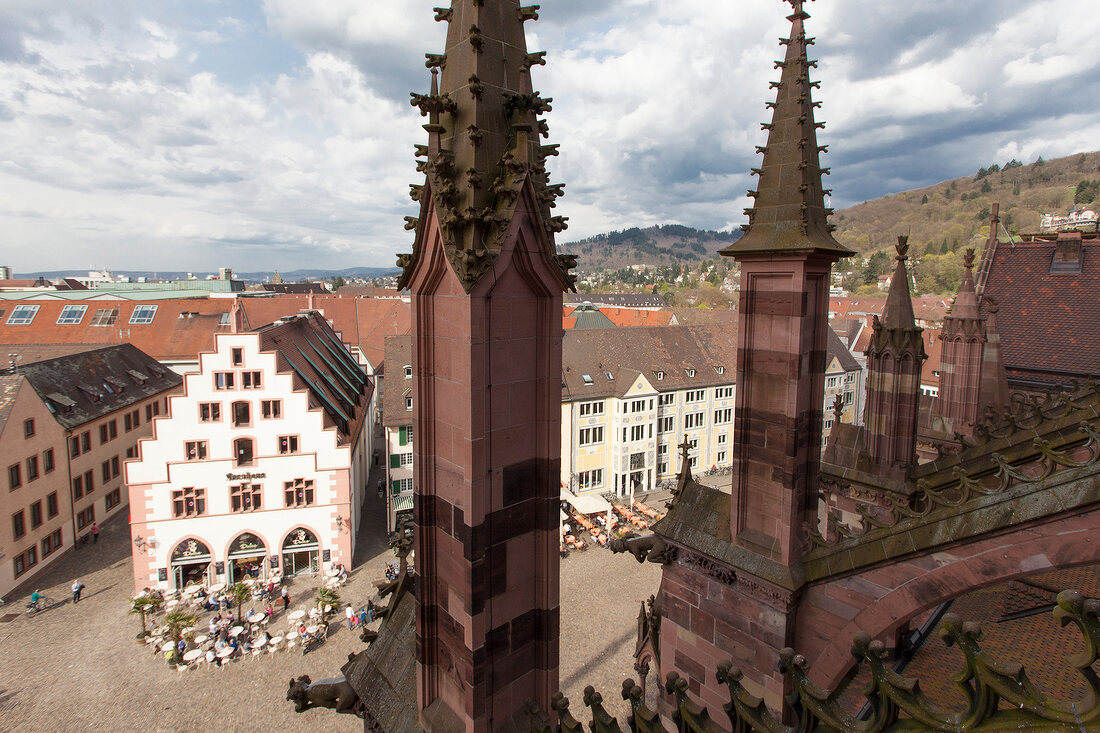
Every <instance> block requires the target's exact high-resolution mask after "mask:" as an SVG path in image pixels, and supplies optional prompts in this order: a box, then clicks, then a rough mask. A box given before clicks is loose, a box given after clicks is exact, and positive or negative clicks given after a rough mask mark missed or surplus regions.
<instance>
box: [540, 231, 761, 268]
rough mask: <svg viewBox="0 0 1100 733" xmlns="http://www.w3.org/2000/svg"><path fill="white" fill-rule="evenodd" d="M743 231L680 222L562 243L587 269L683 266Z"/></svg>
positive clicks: (709, 255)
mask: <svg viewBox="0 0 1100 733" xmlns="http://www.w3.org/2000/svg"><path fill="white" fill-rule="evenodd" d="M740 236H741V230H740V229H736V230H734V231H733V232H714V231H707V230H702V229H692V228H691V227H686V226H681V225H679V224H663V225H659V226H653V227H647V228H646V229H638V228H637V227H634V228H631V229H624V230H623V231H620V232H609V233H607V234H597V235H596V236H594V237H589V238H588V239H582V240H579V241H575V242H568V243H566V244H562V245H559V249H560V250H561V251H562V252H568V253H569V254H575V255H580V262H579V266H580V268H581V269H583V270H599V269H617V268H620V267H625V266H627V265H636V264H642V263H645V264H650V265H679V264H688V265H690V264H692V263H696V262H699V261H701V260H707V259H713V258H714V257H715V256H716V255H717V252H718V250H720V249H722V248H723V247H725V246H726V245H727V244H729V243H730V242H734V241H737V238H738V237H740Z"/></svg>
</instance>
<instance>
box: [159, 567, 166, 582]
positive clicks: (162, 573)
mask: <svg viewBox="0 0 1100 733" xmlns="http://www.w3.org/2000/svg"><path fill="white" fill-rule="evenodd" d="M157 580H159V581H160V582H161V583H163V582H165V581H167V580H168V568H157Z"/></svg>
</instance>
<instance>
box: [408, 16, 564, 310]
mask: <svg viewBox="0 0 1100 733" xmlns="http://www.w3.org/2000/svg"><path fill="white" fill-rule="evenodd" d="M537 10H538V6H529V7H521V6H520V4H519V1H518V0H454V2H453V3H452V6H451V7H450V8H437V9H436V20H439V21H445V22H446V23H447V24H448V28H447V46H446V51H445V53H442V54H427V55H426V56H427V63H426V65H427V66H428V67H429V68H430V69H432V88H431V92H430V93H429V94H415V93H414V94H412V104H413V106H415V107H419V108H420V112H421V114H422V115H424V116H426V117H428V118H429V122H428V124H427V125H425V126H424V129H425V130H427V132H428V145H426V146H417V157H421V158H425V160H420V161H418V163H417V169H418V170H420V171H423V172H424V173H425V174H426V184H425V185H424V186H416V185H414V186H413V187H412V192H411V195H412V197H413V198H414V199H415V200H418V201H420V202H421V216H420V217H419V219H416V218H411V217H410V218H409V219H408V222H409V223H408V224H407V226H406V228H409V229H415V230H416V240H415V243H414V245H413V253H412V255H401V256H400V257H399V258H398V264H399V266H401V267H402V268H403V269H404V274H403V276H402V278H401V280H402V285H405V284H406V283H407V282H408V280H409V278H410V276H411V272H412V269H413V265H414V263H415V261H416V259H417V258H418V257H419V256H420V255H421V254H422V253H423V251H424V249H425V246H426V244H425V238H426V237H428V236H429V232H428V229H427V227H426V226H425V219H426V218H427V217H426V214H427V212H428V207H429V204H431V205H432V206H433V207H434V210H435V213H436V216H437V217H438V220H439V227H440V234H441V235H442V238H443V245H444V248H445V251H446V254H447V258H448V260H449V261H450V263H451V266H452V268H453V269H454V271H455V273H456V274H457V275H458V277H459V279H460V280H461V282H462V284H463V287H464V288H465V289H466V292H470V290H471V288H472V287H473V286H474V284H475V283H476V282H477V280H478V279H479V278H480V277H481V275H482V274H484V273H485V272H486V271H487V270H488V269H489V267H490V266H491V263H492V261H493V259H494V258H495V256H496V255H497V253H499V251H500V249H501V246H502V240H503V238H504V237H505V235H506V233H507V231H508V228H509V225H510V223H511V221H512V218H513V216H514V213H515V210H516V207H517V204H518V202H519V200H520V198H521V196H520V191H521V189H522V188H523V187H524V185H525V182H528V181H529V182H530V184H531V191H532V194H533V196H534V199H535V202H536V205H535V207H534V209H535V211H532V212H530V213H531V214H532V215H534V216H535V217H536V218H537V219H538V220H539V221H538V228H539V229H540V230H541V231H543V232H544V233H545V237H544V242H543V247H544V248H545V250H546V254H547V256H549V257H556V255H555V249H554V244H553V239H554V234H555V233H556V232H559V231H561V230H563V229H565V228H566V224H565V218H564V217H560V216H551V208H553V207H554V206H555V201H554V200H555V199H556V198H557V197H558V196H560V195H561V194H562V188H563V185H562V184H559V185H556V186H551V185H549V177H548V175H547V173H546V166H545V160H546V158H547V157H548V156H551V155H556V154H557V150H556V148H557V146H556V145H540V144H539V136H540V135H542V136H546V135H547V134H548V128H547V125H546V122H545V121H544V120H542V119H541V118H540V115H541V114H543V113H545V112H549V111H550V102H551V101H552V100H551V99H550V98H543V97H542V96H541V95H540V94H539V93H538V92H534V91H532V89H531V80H530V68H531V66H533V65H541V64H544V63H545V61H544V60H543V57H544V56H545V53H542V52H539V53H528V52H527V43H526V39H525V36H524V30H523V24H524V22H525V21H527V20H536V19H537V18H538V12H537ZM437 69H438V70H439V71H441V72H442V79H441V80H440V81H439V87H438V89H437V88H436V72H437ZM556 264H557V266H558V267H559V268H560V269H561V270H562V281H563V284H564V286H565V287H569V286H571V284H572V281H571V278H570V276H569V275H568V270H569V269H570V267H571V266H572V264H573V260H572V258H569V257H557V258H556Z"/></svg>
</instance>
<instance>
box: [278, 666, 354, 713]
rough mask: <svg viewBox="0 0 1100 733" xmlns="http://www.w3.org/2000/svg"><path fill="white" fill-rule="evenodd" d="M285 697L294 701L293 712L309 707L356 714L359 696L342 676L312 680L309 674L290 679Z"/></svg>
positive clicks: (299, 711)
mask: <svg viewBox="0 0 1100 733" xmlns="http://www.w3.org/2000/svg"><path fill="white" fill-rule="evenodd" d="M286 699H287V700H290V701H291V702H293V703H294V712H296V713H304V712H305V711H306V710H309V709H310V708H330V709H333V710H335V711H336V712H338V713H348V714H350V715H355V714H356V707H357V705H358V703H359V696H358V695H356V694H355V690H353V689H352V688H351V685H349V684H348V681H347V679H345V678H344V677H343V676H340V677H332V678H329V679H323V680H317V681H316V682H313V681H311V680H310V679H309V675H302V676H301V677H299V678H298V679H291V680H290V689H289V690H287V693H286Z"/></svg>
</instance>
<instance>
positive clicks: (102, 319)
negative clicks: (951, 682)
mask: <svg viewBox="0 0 1100 733" xmlns="http://www.w3.org/2000/svg"><path fill="white" fill-rule="evenodd" d="M117 320H118V308H100V309H99V310H97V311H96V312H95V313H93V314H92V320H91V321H90V322H89V323H88V325H89V326H113V325H115V321H117Z"/></svg>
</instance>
